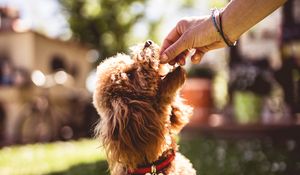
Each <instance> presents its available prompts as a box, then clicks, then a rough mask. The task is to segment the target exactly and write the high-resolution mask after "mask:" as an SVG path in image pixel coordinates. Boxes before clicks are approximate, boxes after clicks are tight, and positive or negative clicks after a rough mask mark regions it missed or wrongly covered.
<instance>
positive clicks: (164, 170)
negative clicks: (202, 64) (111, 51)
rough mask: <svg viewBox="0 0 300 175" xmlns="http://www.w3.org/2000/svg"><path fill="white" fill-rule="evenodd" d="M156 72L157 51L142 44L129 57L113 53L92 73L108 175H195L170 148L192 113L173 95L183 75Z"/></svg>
mask: <svg viewBox="0 0 300 175" xmlns="http://www.w3.org/2000/svg"><path fill="white" fill-rule="evenodd" d="M159 67H160V65H159V46H158V45H156V44H154V43H152V42H151V41H147V42H146V43H145V44H143V45H138V46H136V47H135V48H134V49H133V51H132V53H131V55H130V56H129V55H124V54H118V55H116V56H115V57H111V58H108V59H106V60H105V61H104V62H102V63H101V64H100V65H99V66H98V68H97V83H96V86H97V87H96V90H95V92H94V97H93V103H94V106H95V107H96V109H97V111H98V113H99V115H100V116H101V120H100V122H99V124H98V125H97V127H96V134H97V136H98V137H99V138H100V140H101V141H102V143H103V146H104V148H105V151H106V153H107V160H108V163H109V168H110V172H111V175H195V174H196V171H195V170H194V169H193V167H192V164H191V163H190V161H189V160H188V159H186V158H185V157H184V156H183V155H182V154H180V153H179V152H177V144H176V135H177V134H178V132H179V131H180V130H181V129H182V127H183V126H184V125H185V124H186V123H187V122H188V121H189V117H190V116H191V114H192V112H191V111H192V109H191V107H189V106H187V105H185V104H183V102H182V99H181V98H180V97H179V95H178V90H179V89H180V87H181V86H182V84H183V83H184V81H185V72H184V70H183V69H182V68H181V67H177V68H176V69H175V70H173V71H171V72H169V73H168V74H167V75H166V76H165V77H161V76H160V74H159V69H160V68H159Z"/></svg>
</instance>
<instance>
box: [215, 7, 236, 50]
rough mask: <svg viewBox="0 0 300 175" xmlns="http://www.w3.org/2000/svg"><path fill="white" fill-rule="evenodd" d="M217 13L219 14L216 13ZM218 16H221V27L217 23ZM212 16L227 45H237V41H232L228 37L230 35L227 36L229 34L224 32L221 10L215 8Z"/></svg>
mask: <svg viewBox="0 0 300 175" xmlns="http://www.w3.org/2000/svg"><path fill="white" fill-rule="evenodd" d="M216 13H217V14H216ZM216 16H218V17H219V20H220V24H219V26H220V28H219V26H218V24H217V20H216ZM211 17H212V21H213V24H214V26H215V28H216V29H217V31H218V33H219V34H220V35H221V37H222V39H223V41H224V42H225V43H226V45H227V46H228V47H233V46H235V45H236V41H235V42H231V41H230V40H229V39H228V37H227V36H226V35H225V34H224V32H223V27H222V15H221V13H220V11H219V10H218V9H213V10H212V13H211Z"/></svg>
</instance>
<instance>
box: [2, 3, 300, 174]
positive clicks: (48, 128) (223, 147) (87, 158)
mask: <svg viewBox="0 0 300 175" xmlns="http://www.w3.org/2000/svg"><path fill="white" fill-rule="evenodd" d="M227 3H228V1H227V0H206V1H204V0H174V1H161V0H123V1H117V0H43V1H41V0H0V174H1V175H11V174H16V175H17V174H18V175H21V174H24V175H31V174H32V175H33V174H34V175H36V174H49V175H50V174H52V175H60V174H72V175H73V174H90V175H96V174H101V175H104V174H109V173H108V172H107V168H108V167H107V163H106V161H105V153H104V152H103V150H102V148H101V146H100V143H99V142H98V141H97V140H94V139H93V127H94V126H95V123H96V122H97V121H98V120H99V117H98V115H97V113H96V111H95V109H94V108H93V106H92V103H91V96H92V92H93V88H94V87H95V86H94V83H95V68H96V66H97V64H99V63H100V62H101V61H102V60H103V59H105V58H107V57H109V56H112V55H115V54H116V53H117V52H128V48H129V47H130V46H131V45H134V44H137V43H142V42H144V41H146V40H147V39H151V40H153V41H155V42H157V43H158V44H161V42H162V40H163V38H164V37H165V36H166V34H167V33H168V32H169V31H170V30H171V28H172V27H174V26H175V25H176V22H178V20H179V19H180V18H181V17H185V16H200V15H209V14H210V9H211V8H214V7H217V8H221V7H224V6H225V5H226V4H227ZM185 68H186V70H187V72H188V77H189V78H188V80H187V81H186V83H185V85H184V87H183V89H182V92H181V93H182V96H184V97H185V98H186V99H187V103H189V104H191V105H192V106H194V116H193V118H192V119H191V122H190V124H188V125H187V126H186V127H185V129H184V130H183V132H182V134H181V135H180V136H179V138H178V142H179V144H180V145H181V146H180V150H181V152H183V153H184V155H186V156H187V157H188V158H189V159H190V160H191V161H192V163H193V164H194V167H195V168H196V169H197V172H198V173H197V174H201V175H219V174H220V175H221V174H222V175H242V174H243V175H253V174H255V175H277V174H278V175H281V174H282V175H299V174H300V0H290V1H288V2H287V3H286V4H285V5H284V6H283V7H281V8H280V9H278V10H276V11H275V12H273V13H272V14H271V15H270V16H268V17H267V18H265V19H264V20H263V21H261V22H260V23H258V24H257V25H255V26H254V27H253V28H251V29H250V30H249V31H248V32H247V33H245V34H244V35H242V37H241V38H240V39H239V41H238V44H237V46H236V47H234V48H225V49H218V50H215V51H210V52H209V53H207V54H206V55H205V57H204V59H203V60H202V61H201V63H200V64H198V65H191V64H190V63H187V65H186V66H185Z"/></svg>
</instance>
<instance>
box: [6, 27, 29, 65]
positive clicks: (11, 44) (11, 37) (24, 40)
mask: <svg viewBox="0 0 300 175" xmlns="http://www.w3.org/2000/svg"><path fill="white" fill-rule="evenodd" d="M33 36H34V33H31V32H26V33H15V32H10V31H7V32H0V54H7V56H8V57H9V58H10V59H11V61H12V63H13V64H14V65H15V66H16V67H21V68H26V69H28V70H31V69H32V68H33V67H34V52H33V51H34V45H33V43H34V40H33Z"/></svg>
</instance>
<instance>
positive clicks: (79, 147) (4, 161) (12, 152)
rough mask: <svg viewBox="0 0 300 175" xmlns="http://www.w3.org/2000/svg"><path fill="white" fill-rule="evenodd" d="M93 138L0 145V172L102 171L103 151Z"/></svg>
mask: <svg viewBox="0 0 300 175" xmlns="http://www.w3.org/2000/svg"><path fill="white" fill-rule="evenodd" d="M99 146H100V144H99V142H97V141H95V140H80V141H70V142H56V143H48V144H33V145H25V146H12V147H4V148H2V149H0V174H1V175H40V174H45V175H62V174H64V175H66V174H70V175H71V174H72V175H77V174H78V175H81V174H82V175H83V174H84V175H96V174H99V175H105V174H108V173H107V172H106V170H107V163H106V161H105V153H104V152H103V151H102V149H101V148H100V147H99Z"/></svg>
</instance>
